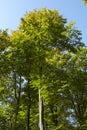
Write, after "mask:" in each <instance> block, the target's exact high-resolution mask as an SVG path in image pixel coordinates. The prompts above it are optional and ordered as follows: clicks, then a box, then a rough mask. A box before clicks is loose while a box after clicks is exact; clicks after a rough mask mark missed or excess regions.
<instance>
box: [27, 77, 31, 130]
mask: <svg viewBox="0 0 87 130" xmlns="http://www.w3.org/2000/svg"><path fill="white" fill-rule="evenodd" d="M27 96H28V105H27V130H30V129H31V128H30V108H31V97H30V79H28V86H27Z"/></svg>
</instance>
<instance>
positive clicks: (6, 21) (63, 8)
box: [0, 0, 87, 45]
mask: <svg viewBox="0 0 87 130" xmlns="http://www.w3.org/2000/svg"><path fill="white" fill-rule="evenodd" d="M42 7H46V8H49V9H56V10H58V11H59V13H60V14H61V15H62V16H63V17H64V18H67V21H68V22H70V21H75V22H76V25H75V26H76V27H77V29H79V30H81V31H82V34H83V35H82V37H83V42H85V44H86V45H87V6H84V4H83V2H82V0H0V29H5V28H8V29H9V30H15V29H17V26H18V25H19V24H20V18H21V17H24V14H25V13H26V11H32V10H33V9H40V8H42Z"/></svg>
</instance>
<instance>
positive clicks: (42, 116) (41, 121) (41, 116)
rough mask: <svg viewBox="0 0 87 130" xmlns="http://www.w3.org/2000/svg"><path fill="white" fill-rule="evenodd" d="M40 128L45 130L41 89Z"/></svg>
mask: <svg viewBox="0 0 87 130" xmlns="http://www.w3.org/2000/svg"><path fill="white" fill-rule="evenodd" d="M39 127H40V130H44V109H43V100H42V98H41V92H40V88H39Z"/></svg>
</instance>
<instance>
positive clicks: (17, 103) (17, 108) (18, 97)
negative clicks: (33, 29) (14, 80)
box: [14, 76, 21, 130]
mask: <svg viewBox="0 0 87 130" xmlns="http://www.w3.org/2000/svg"><path fill="white" fill-rule="evenodd" d="M16 89H17V88H16V86H15V91H16ZM15 95H16V97H15V98H16V111H15V122H14V130H15V129H17V128H18V126H17V120H18V112H19V106H20V95H21V76H20V84H19V90H18V94H17V93H15Z"/></svg>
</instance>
